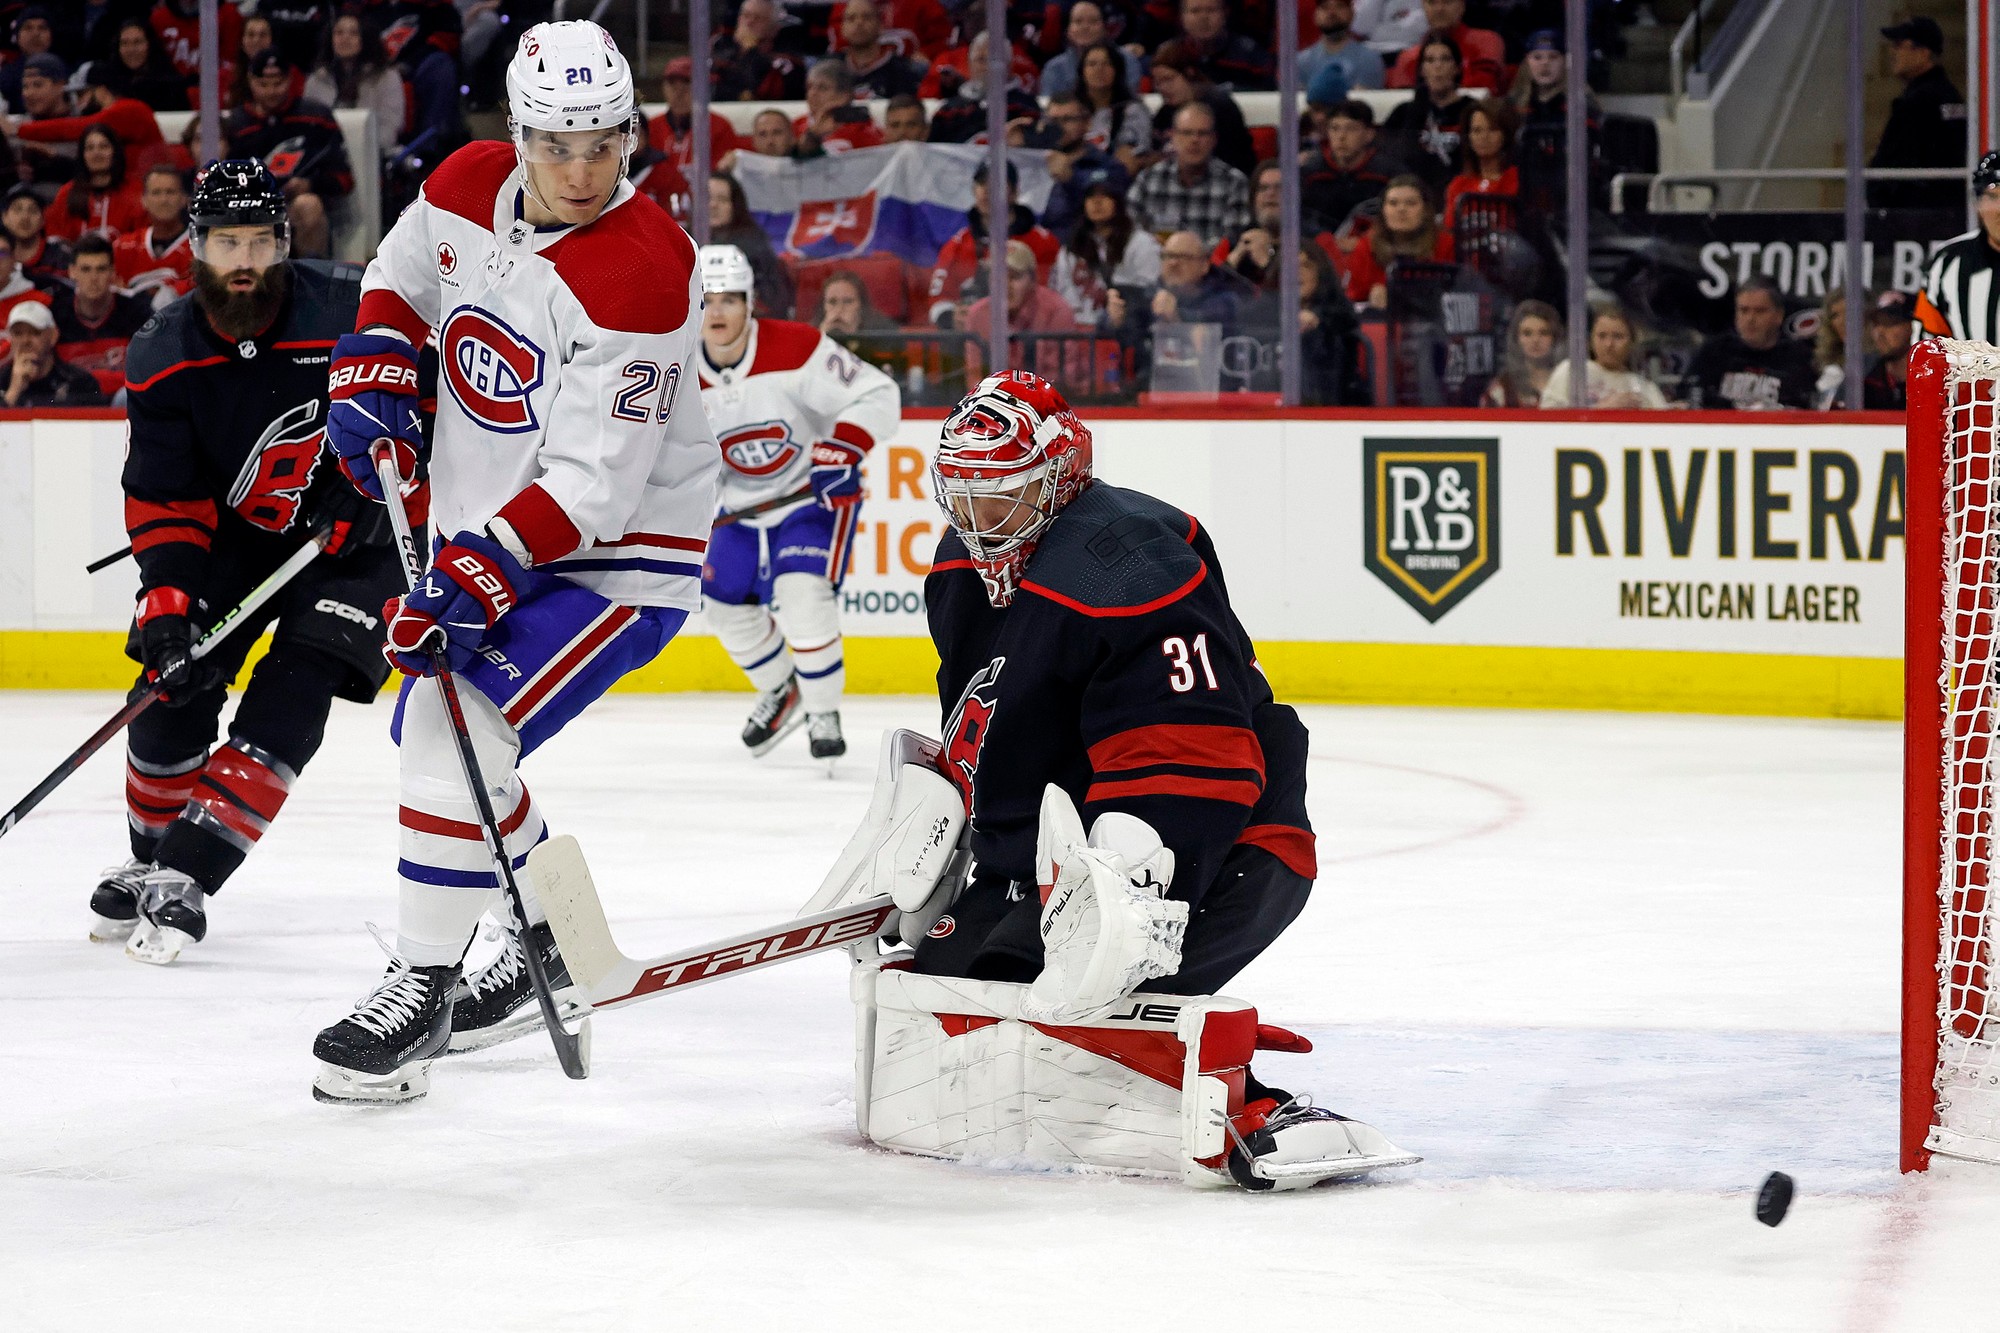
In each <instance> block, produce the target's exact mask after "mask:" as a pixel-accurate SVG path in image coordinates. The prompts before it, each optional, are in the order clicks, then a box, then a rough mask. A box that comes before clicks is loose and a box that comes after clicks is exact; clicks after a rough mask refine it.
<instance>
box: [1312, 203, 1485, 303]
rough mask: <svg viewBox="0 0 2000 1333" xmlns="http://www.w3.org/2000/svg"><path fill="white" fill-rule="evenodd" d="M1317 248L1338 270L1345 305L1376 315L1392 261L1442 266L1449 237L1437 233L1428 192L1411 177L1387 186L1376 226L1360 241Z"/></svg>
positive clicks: (1323, 240)
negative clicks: (1359, 304) (1361, 304)
mask: <svg viewBox="0 0 2000 1333" xmlns="http://www.w3.org/2000/svg"><path fill="white" fill-rule="evenodd" d="M1329 242H1332V243H1331V244H1330V245H1329ZM1320 247H1321V248H1322V249H1325V250H1327V251H1328V255H1327V257H1328V258H1330V259H1331V260H1333V264H1334V267H1335V268H1337V269H1338V270H1340V278H1341V285H1342V286H1344V287H1345V288H1346V289H1347V296H1348V299H1349V300H1351V301H1366V302H1367V303H1368V304H1369V305H1372V306H1374V307H1376V308H1377V309H1383V308H1386V307H1387V306H1388V304H1389V274H1390V273H1391V272H1392V271H1393V270H1394V269H1395V267H1396V261H1397V260H1398V259H1415V260H1421V261H1424V262H1443V261H1448V260H1449V259H1450V258H1451V256H1452V245H1451V236H1450V235H1449V234H1448V233H1446V232H1444V231H1442V230H1440V229H1439V227H1438V224H1437V210H1436V208H1434V207H1433V206H1432V204H1431V196H1430V188H1429V187H1428V186H1426V185H1425V184H1424V182H1423V180H1422V178H1421V177H1417V176H1398V177H1396V179H1394V180H1392V181H1390V182H1389V188H1388V189H1387V190H1386V191H1384V192H1383V194H1382V217H1381V220H1380V221H1378V222H1376V223H1375V224H1374V225H1373V226H1371V227H1369V228H1368V230H1367V231H1366V232H1365V233H1363V234H1362V235H1361V236H1359V237H1348V238H1345V239H1344V240H1339V241H1335V240H1333V238H1331V237H1327V236H1322V237H1321V238H1320Z"/></svg>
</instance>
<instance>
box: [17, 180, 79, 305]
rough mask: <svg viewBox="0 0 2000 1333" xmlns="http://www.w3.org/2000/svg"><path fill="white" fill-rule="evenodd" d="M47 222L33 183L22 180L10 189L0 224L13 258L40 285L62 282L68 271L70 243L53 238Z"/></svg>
mask: <svg viewBox="0 0 2000 1333" xmlns="http://www.w3.org/2000/svg"><path fill="white" fill-rule="evenodd" d="M45 222H46V218H45V215H44V213H43V211H42V200H41V197H40V196H39V195H37V194H36V193H35V187H34V186H32V185H28V184H25V183H23V184H20V185H16V186H14V187H13V188H12V189H10V190H8V191H7V202H6V207H5V208H4V209H0V226H4V227H5V228H6V231H7V238H8V240H9V241H10V242H11V243H12V245H13V250H14V262H15V263H17V264H19V265H20V266H21V270H22V272H24V273H26V274H27V275H28V277H29V278H30V279H31V280H33V281H34V283H35V284H36V285H37V286H46V285H49V284H51V283H55V282H59V281H61V280H62V279H63V278H64V277H66V276H68V274H69V247H68V246H67V245H65V244H63V243H62V242H61V241H58V240H52V239H50V237H49V234H48V232H47V230H46V228H45Z"/></svg>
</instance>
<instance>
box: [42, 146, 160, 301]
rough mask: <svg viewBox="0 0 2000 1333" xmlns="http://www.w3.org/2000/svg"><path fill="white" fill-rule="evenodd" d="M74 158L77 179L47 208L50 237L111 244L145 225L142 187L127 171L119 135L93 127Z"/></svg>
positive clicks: (65, 187)
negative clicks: (92, 238)
mask: <svg viewBox="0 0 2000 1333" xmlns="http://www.w3.org/2000/svg"><path fill="white" fill-rule="evenodd" d="M76 156H77V172H76V178H75V179H74V180H72V181H70V182H69V184H67V185H65V186H63V187H62V188H61V189H60V190H57V191H56V197H55V202H53V203H51V204H50V205H49V216H48V229H49V235H51V236H53V237H55V238H56V239H57V240H62V241H72V242H73V241H75V240H76V239H77V238H78V237H82V236H101V237H103V238H104V240H105V242H106V243H107V244H109V242H110V240H111V238H112V237H114V236H116V235H118V234H119V233H120V232H126V231H130V230H132V228H134V227H139V226H144V225H145V222H146V210H145V209H144V208H142V207H141V206H140V204H139V184H138V182H137V181H134V180H132V179H131V178H130V174H129V173H128V172H127V171H126V169H125V146H124V145H123V144H121V143H119V142H118V136H117V135H115V134H113V133H112V132H111V131H110V130H107V129H105V128H104V127H103V126H102V125H93V126H91V127H90V128H89V129H87V130H85V131H84V132H83V141H82V142H81V143H80V144H78V145H77V153H76ZM72 266H73V265H72Z"/></svg>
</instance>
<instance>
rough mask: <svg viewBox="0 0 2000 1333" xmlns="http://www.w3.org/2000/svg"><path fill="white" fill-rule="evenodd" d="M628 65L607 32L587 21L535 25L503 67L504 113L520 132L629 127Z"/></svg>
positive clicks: (631, 98)
mask: <svg viewBox="0 0 2000 1333" xmlns="http://www.w3.org/2000/svg"><path fill="white" fill-rule="evenodd" d="M633 103H634V95H633V88H632V67H631V66H630V65H628V64H627V63H626V62H625V57H624V56H623V55H621V54H619V51H618V44H617V43H616V42H614V41H612V40H611V34H610V33H608V32H606V31H605V30H604V29H602V28H600V27H598V26H597V25H596V24H595V23H592V22H591V21H590V20H588V19H569V20H565V21H563V22H559V23H537V24H536V25H535V26H534V27H532V28H530V29H528V30H527V31H526V32H524V33H522V34H521V43H520V45H519V46H517V47H515V48H514V59H513V60H512V61H510V62H509V63H508V65H507V111H508V115H509V117H510V118H511V120H512V122H513V128H514V132H515V135H516V137H517V138H518V137H519V136H520V134H521V132H522V131H524V130H551V131H555V132H557V133H560V132H562V131H565V130H592V129H611V128H625V127H629V126H630V125H631V124H632V118H633Z"/></svg>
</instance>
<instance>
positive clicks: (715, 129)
mask: <svg viewBox="0 0 2000 1333" xmlns="http://www.w3.org/2000/svg"><path fill="white" fill-rule="evenodd" d="M693 128H694V127H693V125H692V124H690V125H689V126H688V128H687V129H685V130H676V129H675V128H674V126H673V124H672V122H671V120H670V119H669V117H668V116H667V115H665V114H662V115H658V116H654V117H653V118H652V119H650V120H648V121H647V122H646V142H648V143H650V144H651V145H653V147H655V148H657V149H659V150H660V151H661V152H662V153H665V154H666V155H667V160H668V161H670V162H672V163H673V164H674V166H675V167H676V168H677V169H678V170H679V171H680V174H681V175H682V176H686V175H687V173H688V172H689V171H691V170H692V169H693V168H694V133H693ZM747 146H748V145H747V144H746V143H745V142H744V141H743V140H742V139H741V138H739V137H737V134H736V127H735V126H734V125H731V124H730V123H729V121H728V120H727V119H725V118H724V117H722V116H719V115H717V114H716V113H715V112H713V111H711V112H709V113H708V161H709V165H710V166H714V165H715V163H717V162H719V161H721V160H722V155H723V154H724V153H733V152H735V151H736V150H737V149H739V148H744V147H747Z"/></svg>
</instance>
